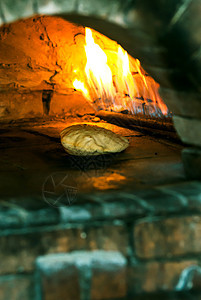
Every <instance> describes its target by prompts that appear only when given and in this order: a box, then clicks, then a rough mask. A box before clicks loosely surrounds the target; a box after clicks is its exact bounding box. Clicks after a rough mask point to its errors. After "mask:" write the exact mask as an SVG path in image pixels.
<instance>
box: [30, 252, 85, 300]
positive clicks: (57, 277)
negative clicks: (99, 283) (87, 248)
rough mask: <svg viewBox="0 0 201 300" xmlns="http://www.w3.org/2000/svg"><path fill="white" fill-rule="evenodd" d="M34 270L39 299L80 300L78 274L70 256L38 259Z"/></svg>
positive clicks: (63, 255)
mask: <svg viewBox="0 0 201 300" xmlns="http://www.w3.org/2000/svg"><path fill="white" fill-rule="evenodd" d="M36 269H37V271H36V291H37V297H38V298H39V299H45V300H55V299H60V300H72V299H73V300H79V299H80V287H79V272H78V269H77V268H76V266H75V262H74V261H73V260H72V259H71V255H68V254H57V255H55V254H53V255H49V256H48V255H47V256H44V257H39V258H38V259H37V261H36ZM42 295H43V296H42Z"/></svg>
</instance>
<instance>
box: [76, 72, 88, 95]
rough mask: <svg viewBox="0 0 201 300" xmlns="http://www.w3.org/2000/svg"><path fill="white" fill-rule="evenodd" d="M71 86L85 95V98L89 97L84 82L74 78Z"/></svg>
mask: <svg viewBox="0 0 201 300" xmlns="http://www.w3.org/2000/svg"><path fill="white" fill-rule="evenodd" d="M75 73H76V72H75ZM73 87H74V88H75V89H76V90H78V91H81V92H83V94H84V96H85V97H86V98H88V97H89V92H88V90H87V89H86V88H85V86H84V83H83V82H81V81H80V80H77V79H75V80H74V81H73Z"/></svg>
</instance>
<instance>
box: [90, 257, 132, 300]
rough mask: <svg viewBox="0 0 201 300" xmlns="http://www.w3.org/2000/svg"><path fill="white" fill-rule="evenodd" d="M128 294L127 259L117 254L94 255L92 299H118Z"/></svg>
mask: <svg viewBox="0 0 201 300" xmlns="http://www.w3.org/2000/svg"><path fill="white" fill-rule="evenodd" d="M97 254H98V252H97ZM126 293H127V286H126V259H125V258H124V257H123V256H122V255H121V254H120V253H115V252H114V253H110V252H108V253H103V252H102V253H100V254H98V255H97V256H96V257H95V256H94V255H92V282H91V299H94V300H103V299H114V298H115V299H116V298H117V299H118V298H123V297H125V296H126Z"/></svg>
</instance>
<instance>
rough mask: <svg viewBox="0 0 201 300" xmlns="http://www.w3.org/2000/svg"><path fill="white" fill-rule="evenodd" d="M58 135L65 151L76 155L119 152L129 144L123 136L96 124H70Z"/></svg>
mask: <svg viewBox="0 0 201 300" xmlns="http://www.w3.org/2000/svg"><path fill="white" fill-rule="evenodd" d="M60 135H61V143H62V145H63V147H64V149H65V150H66V152H68V153H69V154H72V155H78V156H87V155H101V154H108V153H116V152H121V151H123V150H125V149H126V148H127V147H128V145H129V141H128V140H127V139H126V138H125V137H123V136H120V135H118V134H116V133H114V132H112V131H111V130H108V129H105V128H102V127H98V126H96V125H89V124H78V125H72V126H69V127H67V128H65V129H64V130H63V131H62V132H61V134H60Z"/></svg>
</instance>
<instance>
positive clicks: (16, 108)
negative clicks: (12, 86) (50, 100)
mask: <svg viewBox="0 0 201 300" xmlns="http://www.w3.org/2000/svg"><path fill="white" fill-rule="evenodd" d="M0 99H1V100H0V108H1V110H0V118H6V119H9V118H15V119H20V118H30V117H31V118H32V117H41V116H42V115H43V105H42V93H41V92H34V91H33V92H32V93H16V92H8V91H4V92H1V93H0ZM3 107H4V108H5V109H4V110H3V111H2V108H3Z"/></svg>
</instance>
